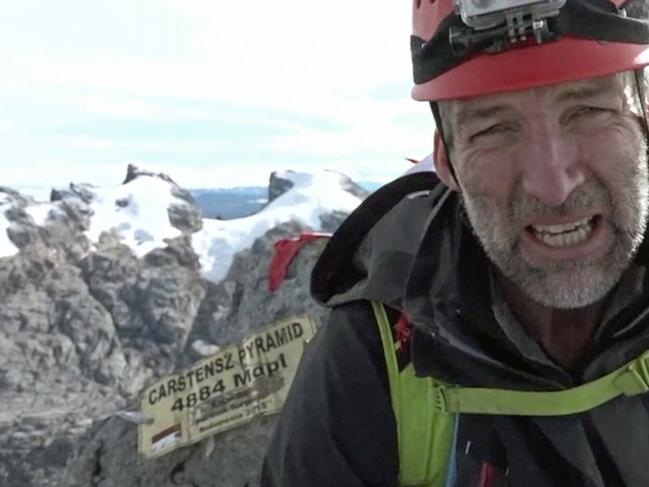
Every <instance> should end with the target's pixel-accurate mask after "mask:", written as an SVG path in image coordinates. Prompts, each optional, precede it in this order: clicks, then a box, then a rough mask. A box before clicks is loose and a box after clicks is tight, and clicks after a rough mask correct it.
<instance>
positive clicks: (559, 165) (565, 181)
mask: <svg viewBox="0 0 649 487" xmlns="http://www.w3.org/2000/svg"><path fill="white" fill-rule="evenodd" d="M528 151H529V152H527V155H523V160H524V163H523V175H522V186H523V190H524V191H525V192H526V193H527V194H529V195H530V196H534V197H536V198H537V199H539V200H540V201H541V202H543V203H545V204H546V205H548V206H560V205H561V204H563V203H564V202H565V201H566V199H567V198H568V197H569V196H570V194H571V193H572V192H573V191H574V190H575V188H577V187H578V186H579V185H581V184H582V183H583V182H584V181H585V180H586V175H585V172H584V168H583V166H582V164H581V162H580V157H579V150H578V147H577V144H575V143H574V142H573V141H571V140H570V138H569V137H566V136H565V135H564V134H562V133H561V132H559V131H550V130H543V129H541V130H538V131H537V132H536V133H535V134H534V136H533V137H532V140H531V141H530V146H529V147H528Z"/></svg>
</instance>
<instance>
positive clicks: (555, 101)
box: [440, 72, 635, 126]
mask: <svg viewBox="0 0 649 487" xmlns="http://www.w3.org/2000/svg"><path fill="white" fill-rule="evenodd" d="M634 86H635V81H634V78H633V73H632V72H625V73H617V74H613V75H610V76H602V77H597V78H589V79H585V80H580V81H570V82H565V83H559V84H556V85H551V86H542V87H538V88H530V89H528V90H520V91H513V92H507V93H499V94H494V95H482V96H476V97H473V98H466V99H462V100H448V101H444V102H440V111H441V113H442V115H443V119H445V120H448V121H449V122H451V124H452V126H454V125H455V124H464V123H466V122H467V121H470V120H471V119H474V118H477V117H480V116H488V115H489V114H491V113H495V112H497V111H499V110H501V109H506V108H509V107H518V106H521V105H522V104H524V103H525V102H528V101H532V102H534V103H536V104H537V105H536V106H541V107H560V106H561V105H562V104H565V103H569V102H574V101H578V100H586V99H589V98H598V99H602V98H606V99H616V98H625V97H629V96H632V95H633V93H634V92H635V90H634Z"/></svg>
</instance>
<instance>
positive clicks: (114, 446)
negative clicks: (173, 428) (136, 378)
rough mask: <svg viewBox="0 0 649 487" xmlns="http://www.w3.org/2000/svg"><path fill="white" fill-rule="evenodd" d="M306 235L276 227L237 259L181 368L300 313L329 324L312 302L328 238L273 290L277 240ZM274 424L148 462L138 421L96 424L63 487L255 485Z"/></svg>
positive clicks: (197, 325) (208, 303)
mask: <svg viewBox="0 0 649 487" xmlns="http://www.w3.org/2000/svg"><path fill="white" fill-rule="evenodd" d="M302 230H305V228H303V227H301V226H299V225H297V224H285V225H282V226H279V227H276V228H274V229H272V230H271V231H270V232H268V233H267V234H266V235H265V236H264V237H263V238H260V239H257V240H256V241H255V243H254V245H253V247H252V248H251V249H249V250H247V251H244V252H241V253H240V254H238V255H237V256H236V258H235V261H234V262H233V264H232V267H231V269H230V272H229V273H228V275H227V277H226V278H225V279H224V280H223V281H222V282H220V283H219V284H212V283H210V284H209V285H208V287H207V292H206V294H205V298H204V299H203V301H202V303H201V306H200V309H199V310H198V314H197V317H196V320H195V322H194V327H193V329H192V331H191V333H190V335H189V337H188V340H187V342H186V346H185V351H184V354H183V356H182V358H181V360H179V362H178V366H183V367H186V366H188V365H189V364H191V363H193V362H194V361H196V360H198V359H200V358H203V356H204V355H203V354H202V353H201V351H202V350H205V347H206V344H210V346H211V347H217V348H218V347H220V346H224V345H227V344H230V343H234V342H237V341H239V340H240V339H241V338H243V337H245V336H247V335H249V334H251V333H254V331H256V330H257V329H258V328H260V327H263V326H264V325H267V324H269V323H271V322H273V321H276V320H278V319H282V318H286V317H288V316H293V315H300V314H308V315H310V316H311V317H313V318H314V319H315V320H316V322H317V323H318V324H319V323H322V322H323V321H324V320H325V319H326V313H327V312H326V310H325V309H324V308H321V307H319V306H317V305H316V304H315V303H314V302H313V301H312V300H311V299H309V298H308V289H309V275H310V271H311V267H312V265H313V263H314V261H315V259H316V257H317V255H318V254H319V253H320V251H321V250H322V246H323V245H324V243H325V241H324V240H320V241H316V242H313V243H311V244H309V245H307V246H306V247H305V248H304V249H303V250H302V252H301V253H300V254H298V257H297V258H296V260H295V261H294V262H293V263H292V265H291V266H290V268H289V272H288V274H287V278H286V281H285V282H284V284H283V285H282V287H281V288H280V289H279V290H278V291H276V292H274V293H271V292H270V291H268V280H267V272H268V264H269V263H270V261H271V259H272V256H273V253H274V247H273V245H274V243H275V242H276V241H277V240H278V239H280V238H284V237H294V236H295V235H296V234H299V233H300V232H301V231H302ZM211 350H212V351H214V349H213V348H212V349H211ZM132 406H133V407H134V408H135V407H136V404H132ZM275 419H276V418H275V417H259V418H256V419H255V420H253V421H252V422H251V423H249V424H247V425H244V426H241V427H239V428H236V429H234V430H231V431H227V432H225V433H221V434H219V435H216V436H214V437H211V438H209V439H206V440H203V441H201V442H200V443H198V444H196V445H193V446H189V447H186V448H183V449H181V450H178V451H175V452H172V453H169V454H168V455H165V456H164V457H162V458H159V459H155V460H146V459H144V458H141V457H138V455H137V453H136V452H137V424H136V423H135V422H128V421H126V420H124V419H122V418H119V417H110V418H107V419H105V420H102V421H100V422H97V423H95V424H94V425H93V427H92V429H91V430H90V431H89V432H88V434H87V435H86V437H85V438H84V439H83V440H82V441H81V443H82V444H83V445H84V446H83V447H82V448H81V450H80V453H79V457H78V459H77V460H76V461H75V462H74V463H73V464H72V465H71V466H70V469H69V471H68V474H67V477H66V478H65V485H69V486H75V487H76V486H78V487H81V486H84V487H85V486H91V485H96V486H101V487H118V486H119V487H131V486H132V487H135V486H138V487H172V486H178V485H186V486H192V485H195V486H206V487H207V486H213V485H218V486H220V487H255V486H257V485H258V479H257V475H258V470H259V466H260V464H261V459H262V456H263V453H264V451H265V448H266V445H267V443H268V440H269V438H270V435H271V433H272V428H273V426H274V424H275ZM107 445H110V447H107Z"/></svg>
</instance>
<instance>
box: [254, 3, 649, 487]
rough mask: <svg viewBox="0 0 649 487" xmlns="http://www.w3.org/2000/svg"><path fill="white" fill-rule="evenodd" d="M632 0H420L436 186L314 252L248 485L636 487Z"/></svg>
mask: <svg viewBox="0 0 649 487" xmlns="http://www.w3.org/2000/svg"><path fill="white" fill-rule="evenodd" d="M453 4H455V5H453ZM642 4H644V2H641V1H640V0H636V1H628V2H626V3H625V2H623V1H617V0H616V1H613V2H609V1H607V0H568V1H567V2H563V1H562V0H556V1H555V0H546V1H540V0H539V1H526V0H521V1H518V2H511V1H498V0H493V1H491V2H488V1H477V0H467V1H461V0H456V1H454V2H451V0H415V1H414V7H413V11H414V22H413V25H414V34H413V37H412V49H413V63H414V75H415V83H416V86H415V88H414V90H413V96H414V98H415V99H418V100H427V101H430V102H431V106H432V108H433V113H434V115H435V118H436V120H437V127H438V130H440V135H438V136H436V150H435V167H436V173H437V175H438V177H439V180H437V178H436V177H435V176H434V175H432V174H431V173H416V174H412V175H407V176H404V177H403V178H400V179H398V180H396V181H395V182H393V183H391V184H389V185H388V186H386V187H384V188H383V189H382V190H380V191H378V192H377V193H375V194H374V195H372V196H371V197H370V198H368V200H366V202H365V203H364V204H363V205H362V206H361V207H360V208H359V209H358V210H357V211H356V212H355V213H354V214H353V215H351V216H350V218H349V219H348V220H347V221H346V222H345V223H344V224H343V226H342V227H341V228H340V230H339V231H338V232H337V233H336V235H334V237H333V238H332V240H331V241H330V243H329V245H328V246H327V248H326V249H325V251H324V253H323V255H322V256H321V258H320V260H319V262H318V264H317V265H316V268H315V270H314V274H313V282H312V291H313V294H314V296H315V297H316V298H317V299H318V300H320V301H321V302H323V303H324V304H326V305H328V306H331V307H333V310H332V313H331V318H330V321H329V323H328V324H326V325H325V326H324V327H323V328H322V329H321V330H320V332H319V333H318V335H317V337H316V339H315V340H314V341H313V343H312V344H311V345H310V347H309V348H308V349H307V351H306V353H305V356H304V358H303V361H302V364H301V367H300V371H299V372H298V374H297V376H296V379H295V381H294V384H293V388H292V391H291V394H290V395H289V398H288V399H287V403H286V405H285V408H284V411H283V414H282V417H281V418H280V420H279V423H278V426H277V429H276V432H275V435H274V438H273V440H272V442H271V444H270V446H269V450H268V453H267V458H266V460H265V463H264V468H263V472H262V486H264V487H271V486H277V487H279V486H281V487H294V486H300V487H302V486H305V487H306V486H309V487H312V486H328V487H354V486H398V485H427V486H458V487H464V486H469V487H473V486H475V487H480V486H482V487H489V486H497V485H508V486H521V485H524V486H526V487H533V486H598V487H604V486H606V487H610V486H647V485H649V464H647V461H646V458H647V455H648V454H649V394H645V393H644V392H646V391H648V390H649V374H648V373H647V371H648V370H649V367H647V362H646V361H645V360H644V355H645V354H646V352H647V351H648V350H649V283H648V282H647V278H648V277H647V273H646V267H647V263H648V262H649V252H648V251H649V249H647V248H646V247H647V244H646V240H645V234H646V231H647V218H648V213H649V175H648V169H647V126H646V109H645V99H644V91H645V81H644V74H643V73H642V68H643V67H644V66H646V65H647V64H649V24H648V23H647V22H646V21H645V20H642V19H645V17H646V14H643V13H642V11H643V9H644V8H643V7H644V6H643V5H642ZM454 7H455V8H454ZM383 310H385V314H383V313H384V311H383ZM385 322H389V324H391V325H394V330H396V331H395V335H394V337H389V338H388V339H387V340H386V338H385V333H384V330H385V324H382V323H385ZM377 323H378V326H377ZM408 324H409V325H408ZM388 330H389V328H388ZM392 338H395V339H396V340H397V342H398V344H399V345H400V348H399V349H398V350H397V351H396V352H393V350H389V349H390V346H391V344H392V340H391V339H392ZM391 357H395V359H396V360H395V359H392V358H391ZM638 357H640V359H638ZM395 364H396V365H395ZM397 369H398V370H397ZM394 370H396V373H395V372H394ZM407 370H413V371H414V373H413V376H412V377H410V376H408V377H406V374H405V372H404V371H407ZM400 374H401V375H402V376H403V378H400V377H397V378H396V379H395V375H396V376H399V375H400ZM414 374H416V376H417V377H414ZM399 381H401V382H399ZM422 384H431V385H430V386H427V385H426V386H421V387H420V385H422ZM426 387H427V388H426ZM421 390H425V391H427V392H425V393H424V394H420V393H419V392H418V391H421ZM404 391H413V392H405V393H404ZM440 391H441V392H440ZM431 397H432V398H433V399H432V401H433V402H434V404H433V406H430V404H429V400H430V398H431ZM417 415H421V417H419V418H417V420H416V421H415V422H413V421H411V419H409V418H410V417H412V416H417ZM413 425H414V426H413ZM417 425H421V427H417ZM413 445H414V447H413ZM413 459H414V460H413ZM423 464H425V466H424V467H422V465H423Z"/></svg>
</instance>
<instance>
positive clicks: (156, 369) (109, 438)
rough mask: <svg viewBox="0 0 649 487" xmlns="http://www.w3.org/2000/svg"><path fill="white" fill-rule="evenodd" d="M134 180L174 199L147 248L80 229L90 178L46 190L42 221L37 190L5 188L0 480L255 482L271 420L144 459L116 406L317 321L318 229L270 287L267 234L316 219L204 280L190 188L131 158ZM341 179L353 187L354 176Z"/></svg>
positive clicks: (0, 191) (131, 423) (330, 221)
mask: <svg viewBox="0 0 649 487" xmlns="http://www.w3.org/2000/svg"><path fill="white" fill-rule="evenodd" d="M136 177H158V178H161V179H163V180H164V181H166V182H167V183H169V185H170V191H171V192H172V194H174V196H176V197H177V198H179V201H178V202H177V203H175V204H174V205H172V206H171V207H170V208H168V209H167V216H168V218H169V221H170V223H171V224H172V225H173V226H175V227H176V228H177V229H178V230H180V232H181V236H179V237H177V238H174V239H170V240H168V241H166V242H165V246H164V247H161V248H157V249H154V250H153V251H151V252H149V253H148V254H147V255H145V256H144V257H141V258H138V257H137V256H136V255H135V254H134V253H133V251H132V250H131V249H130V248H129V247H127V246H126V245H124V244H122V243H121V242H120V240H119V238H118V235H117V233H116V232H115V231H108V232H104V233H103V234H102V235H101V236H100V238H99V241H98V242H90V241H89V240H88V238H87V237H86V236H85V233H84V232H85V231H86V230H88V228H89V227H90V218H91V216H92V210H91V208H92V205H93V201H94V198H95V196H96V194H95V192H94V190H93V188H92V187H90V186H88V185H70V187H69V189H66V190H59V191H56V192H54V191H53V192H52V197H51V200H52V202H51V203H50V207H51V208H50V207H48V208H50V210H49V212H48V214H47V217H46V219H45V221H43V222H36V221H34V218H33V217H32V216H30V212H29V211H27V210H28V208H29V207H30V206H31V205H34V204H37V203H35V202H34V201H33V200H32V199H30V198H29V197H25V196H23V195H21V194H19V193H17V192H15V191H13V190H10V189H8V188H0V205H1V207H2V211H5V212H6V216H7V218H8V219H9V220H10V222H11V226H10V228H9V232H8V234H9V236H10V238H11V240H12V241H13V243H14V244H15V245H16V246H17V247H18V248H19V249H20V252H19V253H18V254H17V255H15V256H13V257H8V258H4V259H0V323H1V324H2V326H0V405H1V406H2V407H0V485H2V486H4V487H36V486H38V487H59V486H66V487H74V486H79V487H81V486H83V487H89V486H96V487H129V486H133V487H135V486H138V487H154V486H155V487H166V486H169V487H171V486H187V487H190V486H208V485H209V486H213V485H218V486H220V487H255V486H257V485H258V481H257V475H258V470H259V466H260V461H261V458H262V455H263V452H264V450H265V447H266V444H267V442H268V439H269V437H270V434H271V432H272V428H273V426H274V423H275V419H276V418H275V417H258V418H255V419H253V421H252V422H250V423H249V424H246V425H243V426H240V427H238V428H236V429H233V430H230V431H227V432H225V433H222V434H219V435H216V436H213V437H211V438H208V439H205V440H203V441H201V442H199V443H198V444H195V445H192V446H189V447H185V448H183V449H180V450H178V451H175V452H172V453H170V454H168V455H165V456H164V457H162V458H160V459H157V460H146V459H144V458H142V457H140V456H139V455H138V454H137V421H139V420H141V418H139V416H138V414H137V413H136V412H126V411H124V410H125V409H126V408H129V410H136V409H137V406H138V403H137V398H138V394H139V393H140V391H141V390H142V389H144V388H145V387H146V385H147V384H150V383H151V381H152V380H154V379H155V378H156V377H160V376H162V375H164V374H167V373H170V372H172V371H177V370H181V369H182V368H185V367H187V366H189V365H190V364H192V363H193V362H195V361H196V360H199V359H201V358H204V357H205V356H206V355H209V354H210V353H214V352H215V351H216V350H218V349H220V348H222V347H224V346H227V345H229V344H232V343H235V342H237V341H239V340H241V339H242V338H243V337H245V336H247V335H249V334H251V333H254V332H255V331H257V330H258V329H259V328H260V327H263V326H266V325H268V324H270V323H271V322H273V321H275V320H278V319H284V318H286V317H289V316H293V315H300V314H308V315H310V316H311V317H312V318H313V319H314V320H315V321H316V323H317V324H318V325H319V324H321V323H322V322H324V321H325V319H326V314H327V312H326V311H325V310H324V309H323V308H320V307H319V306H317V305H315V303H313V301H312V300H311V299H310V297H309V295H308V289H309V275H310V271H311V267H312V265H313V263H314V262H315V259H316V258H317V256H318V255H319V253H320V251H321V250H322V248H323V246H324V244H325V241H326V240H325V239H318V240H316V241H314V242H311V243H309V244H308V245H306V247H304V249H303V250H302V251H301V252H300V253H299V254H298V256H297V257H296V259H295V260H294V262H293V263H292V264H291V265H290V267H289V268H288V272H287V275H286V280H285V282H284V284H283V285H282V287H281V288H280V289H279V290H277V291H275V292H270V291H269V290H268V269H269V265H270V262H271V260H272V257H273V254H274V245H275V243H276V242H277V241H278V240H279V239H282V238H286V237H295V236H297V235H299V233H300V232H301V231H303V230H310V229H308V228H305V227H302V226H300V225H299V224H297V223H287V224H284V225H281V226H279V227H276V228H274V229H272V230H270V231H269V232H268V233H267V234H266V235H265V236H264V237H262V238H260V239H257V240H256V241H255V242H254V244H253V246H252V248H250V249H248V250H245V251H243V252H241V253H239V254H238V255H236V256H235V259H234V261H233V263H232V266H231V268H230V270H229V272H228V274H227V276H226V277H225V279H223V280H222V281H221V282H219V283H212V282H208V281H206V280H204V279H203V278H202V277H201V274H200V271H201V269H200V263H199V260H198V256H197V255H196V254H195V252H194V250H193V249H192V245H191V238H190V236H191V233H193V232H196V231H197V230H199V229H200V228H201V227H202V218H201V213H200V210H199V209H198V208H197V207H196V206H195V205H194V203H193V199H192V198H191V195H189V193H188V192H186V191H185V190H183V189H182V188H179V187H178V186H177V185H176V184H175V183H174V182H173V180H172V179H171V178H169V177H168V176H166V175H163V174H156V173H151V172H147V171H142V170H139V169H137V168H136V167H134V166H129V170H128V174H127V177H126V180H125V182H129V181H131V180H133V179H134V178H136ZM271 180H272V178H271ZM282 181H284V180H282ZM282 181H280V180H279V179H278V178H276V181H275V183H274V184H271V186H273V188H272V190H271V189H269V191H270V192H272V193H273V194H274V195H275V197H277V195H279V194H281V192H283V191H286V190H287V189H288V188H289V185H288V184H286V183H287V182H286V181H284V182H282ZM341 181H342V180H341ZM341 184H347V186H348V190H349V191H350V192H355V191H357V189H356V188H355V187H354V183H353V182H351V181H349V183H344V181H342V182H341ZM359 194H360V193H359ZM270 199H272V198H270ZM120 204H127V205H128V201H125V202H122V203H120V202H116V205H117V206H118V207H119V205H120ZM161 211H164V209H161ZM344 216H345V215H344V214H339V213H334V214H331V215H327V216H326V217H324V218H323V225H324V226H325V227H326V228H327V229H330V230H334V229H335V228H336V227H337V225H338V224H339V223H340V222H341V221H342V219H343V218H344ZM120 411H121V412H120ZM138 418H139V419H138Z"/></svg>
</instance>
